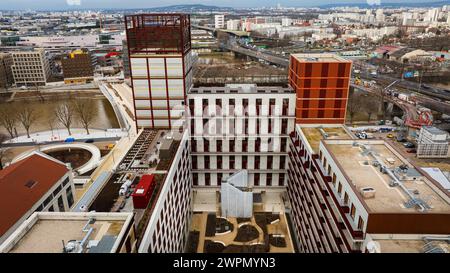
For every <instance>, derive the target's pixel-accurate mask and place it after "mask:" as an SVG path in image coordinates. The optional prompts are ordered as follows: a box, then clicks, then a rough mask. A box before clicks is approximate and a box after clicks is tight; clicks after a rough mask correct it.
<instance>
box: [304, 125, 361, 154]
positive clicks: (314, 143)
mask: <svg viewBox="0 0 450 273" xmlns="http://www.w3.org/2000/svg"><path fill="white" fill-rule="evenodd" d="M297 126H299V127H300V131H301V132H302V133H303V135H304V136H305V137H306V140H307V141H308V143H309V145H310V146H311V148H312V150H313V152H314V153H318V152H319V145H320V141H321V140H323V139H352V138H353V137H352V135H351V133H350V132H348V131H347V130H346V129H345V128H344V127H343V126H337V127H336V126H335V127H325V126H319V125H314V126H300V125H297Z"/></svg>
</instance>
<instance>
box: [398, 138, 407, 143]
mask: <svg viewBox="0 0 450 273" xmlns="http://www.w3.org/2000/svg"><path fill="white" fill-rule="evenodd" d="M407 141H408V140H406V138H397V142H407Z"/></svg>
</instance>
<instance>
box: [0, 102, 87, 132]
mask: <svg viewBox="0 0 450 273" xmlns="http://www.w3.org/2000/svg"><path fill="white" fill-rule="evenodd" d="M94 107H95V105H94V102H93V100H91V99H82V98H75V99H70V100H68V101H65V102H61V103H60V104H58V105H56V106H55V107H54V109H53V116H52V117H50V118H49V119H48V120H46V123H47V125H48V127H49V129H51V131H52V132H53V129H54V127H55V125H56V124H57V123H59V124H60V125H62V126H63V127H64V128H66V129H67V132H68V133H69V135H72V131H71V129H72V126H73V124H74V122H75V121H77V120H78V121H79V122H80V123H81V125H82V127H83V128H84V129H85V130H86V133H87V134H88V135H89V134H90V132H89V127H90V126H91V124H92V122H93V120H94V118H95V113H96V112H95V109H94ZM16 108H17V105H14V104H12V103H5V104H2V106H1V108H0V126H2V127H3V128H5V130H6V131H7V132H8V134H9V136H10V138H14V137H17V136H18V134H17V127H18V126H21V127H22V128H23V129H24V130H25V132H26V134H27V137H28V138H30V131H31V128H32V126H33V125H34V124H36V122H37V121H38V120H39V118H40V113H39V109H37V107H36V106H35V105H32V104H31V103H30V101H27V102H25V103H24V105H22V106H20V108H19V109H16Z"/></svg>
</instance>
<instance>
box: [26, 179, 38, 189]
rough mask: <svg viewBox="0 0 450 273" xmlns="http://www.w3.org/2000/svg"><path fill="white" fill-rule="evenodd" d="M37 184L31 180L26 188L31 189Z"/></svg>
mask: <svg viewBox="0 0 450 273" xmlns="http://www.w3.org/2000/svg"><path fill="white" fill-rule="evenodd" d="M36 184H37V182H36V181H34V180H29V181H28V182H27V183H25V187H27V188H29V189H31V188H32V187H34V186H35V185H36Z"/></svg>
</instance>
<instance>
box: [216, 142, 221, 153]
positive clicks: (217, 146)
mask: <svg viewBox="0 0 450 273" xmlns="http://www.w3.org/2000/svg"><path fill="white" fill-rule="evenodd" d="M216 148H217V151H218V152H222V140H217V142H216Z"/></svg>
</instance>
